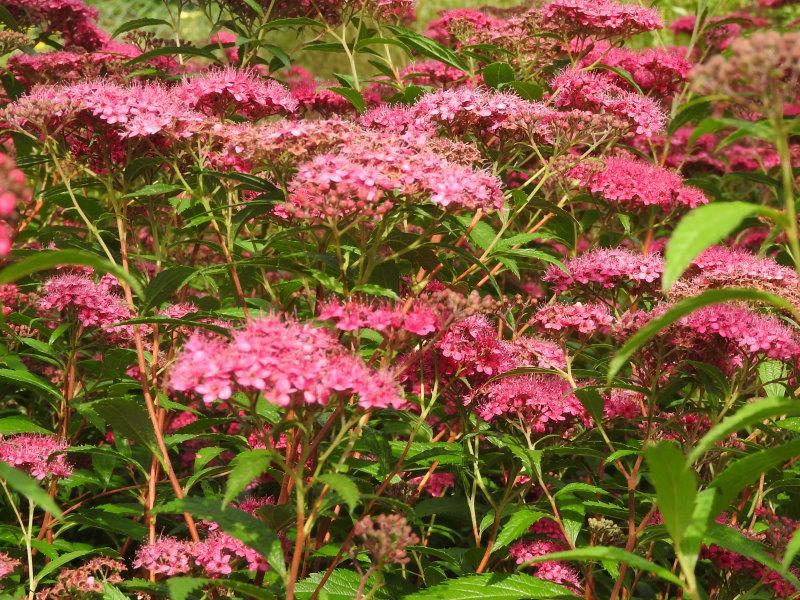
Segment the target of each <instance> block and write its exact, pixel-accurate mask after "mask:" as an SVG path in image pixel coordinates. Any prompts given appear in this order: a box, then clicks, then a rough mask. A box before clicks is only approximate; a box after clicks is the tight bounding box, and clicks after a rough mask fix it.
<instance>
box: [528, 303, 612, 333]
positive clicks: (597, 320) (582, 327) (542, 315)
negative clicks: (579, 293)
mask: <svg viewBox="0 0 800 600" xmlns="http://www.w3.org/2000/svg"><path fill="white" fill-rule="evenodd" d="M612 321H613V318H612V317H611V313H610V312H609V310H608V307H607V306H605V305H604V304H600V303H591V302H590V303H586V304H584V303H582V302H576V303H575V304H566V303H562V302H556V303H553V304H549V305H547V306H543V307H541V308H539V309H538V310H537V311H536V314H535V315H534V317H533V322H534V323H535V324H536V325H537V326H538V327H539V329H541V330H542V331H543V332H547V333H550V334H566V333H579V334H586V335H589V334H593V333H606V332H608V331H609V328H610V326H611V323H612Z"/></svg>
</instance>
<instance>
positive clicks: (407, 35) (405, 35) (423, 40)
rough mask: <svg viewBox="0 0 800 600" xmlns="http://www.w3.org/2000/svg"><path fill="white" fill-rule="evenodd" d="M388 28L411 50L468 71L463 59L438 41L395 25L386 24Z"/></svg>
mask: <svg viewBox="0 0 800 600" xmlns="http://www.w3.org/2000/svg"><path fill="white" fill-rule="evenodd" d="M387 29H389V30H390V31H391V32H392V33H393V34H395V36H397V38H398V39H399V40H400V41H401V42H403V43H404V44H405V45H406V46H408V47H409V48H411V49H412V50H416V51H417V52H419V53H420V54H422V55H424V56H427V57H428V58H435V59H436V60H438V61H439V62H443V63H444V64H446V65H450V66H451V67H455V68H456V69H459V70H460V71H464V72H465V73H469V68H468V67H467V66H466V65H465V64H464V61H463V60H461V58H460V57H459V56H458V55H457V54H456V53H455V52H453V51H452V50H450V49H449V48H446V47H444V46H442V45H441V44H440V43H439V42H436V41H434V40H432V39H431V38H429V37H425V36H424V35H421V34H419V33H417V32H415V31H411V30H409V29H405V28H404V27H397V26H395V25H387Z"/></svg>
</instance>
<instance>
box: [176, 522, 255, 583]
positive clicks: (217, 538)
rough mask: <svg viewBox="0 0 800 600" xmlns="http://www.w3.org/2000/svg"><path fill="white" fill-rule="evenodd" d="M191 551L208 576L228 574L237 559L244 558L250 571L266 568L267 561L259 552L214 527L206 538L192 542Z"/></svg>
mask: <svg viewBox="0 0 800 600" xmlns="http://www.w3.org/2000/svg"><path fill="white" fill-rule="evenodd" d="M215 525H216V524H215ZM191 553H192V558H193V559H194V562H195V563H196V564H197V565H198V566H199V567H200V568H202V569H203V570H204V571H205V573H206V574H207V575H209V576H210V577H221V576H223V575H230V574H231V573H232V572H233V570H234V566H235V563H236V561H237V560H238V559H242V560H244V562H245V563H246V564H247V568H248V570H250V571H265V570H266V569H267V562H266V561H265V560H264V558H263V557H262V556H261V554H259V553H258V552H256V551H255V550H253V549H252V548H250V547H249V546H247V545H246V544H244V542H241V541H240V540H237V539H236V538H234V537H231V536H230V535H228V534H227V533H225V532H223V531H220V530H219V529H216V528H214V529H213V530H212V531H210V532H209V534H208V536H207V537H206V539H204V540H202V541H200V542H197V543H195V544H192V548H191Z"/></svg>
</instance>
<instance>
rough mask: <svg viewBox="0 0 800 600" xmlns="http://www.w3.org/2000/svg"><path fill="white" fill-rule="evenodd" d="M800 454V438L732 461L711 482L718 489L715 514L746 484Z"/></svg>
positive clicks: (728, 503) (725, 506)
mask: <svg viewBox="0 0 800 600" xmlns="http://www.w3.org/2000/svg"><path fill="white" fill-rule="evenodd" d="M798 454H800V439H797V440H793V441H791V442H787V443H786V444H782V445H780V446H775V447H773V448H767V449H765V450H760V451H758V452H755V453H753V454H748V455H747V456H745V457H744V458H740V459H739V460H737V461H736V462H734V463H732V464H731V465H730V466H729V467H728V468H727V469H725V470H724V471H722V473H720V474H719V475H717V476H716V477H715V478H714V479H713V480H712V481H711V484H710V487H713V488H715V489H716V490H717V496H716V499H715V502H714V514H713V516H716V515H718V514H719V513H721V512H722V511H723V510H725V509H726V508H727V507H728V506H730V503H731V502H732V501H733V500H734V498H736V496H738V494H739V492H741V491H742V489H744V488H745V487H746V486H748V485H750V484H752V483H755V482H756V481H757V480H758V478H759V476H760V475H761V474H762V473H764V472H766V471H769V470H770V469H773V468H775V467H777V466H779V465H780V464H781V463H784V462H786V461H788V460H790V459H791V458H794V457H795V456H797V455H798Z"/></svg>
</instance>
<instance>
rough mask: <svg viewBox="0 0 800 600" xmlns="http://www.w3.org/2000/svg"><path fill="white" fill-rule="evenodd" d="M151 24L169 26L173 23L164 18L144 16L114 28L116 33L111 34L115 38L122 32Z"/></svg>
mask: <svg viewBox="0 0 800 600" xmlns="http://www.w3.org/2000/svg"><path fill="white" fill-rule="evenodd" d="M151 25H166V26H167V27H171V25H170V24H169V23H168V22H167V21H165V20H164V19H150V18H147V17H144V18H141V19H133V20H132V21H126V22H125V23H123V24H122V25H120V26H119V27H117V28H116V29H115V30H114V33H112V34H111V37H112V38H115V37H117V36H118V35H120V34H123V33H127V32H129V31H133V30H134V29H139V28H141V27H149V26H151Z"/></svg>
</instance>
